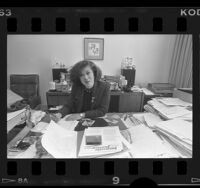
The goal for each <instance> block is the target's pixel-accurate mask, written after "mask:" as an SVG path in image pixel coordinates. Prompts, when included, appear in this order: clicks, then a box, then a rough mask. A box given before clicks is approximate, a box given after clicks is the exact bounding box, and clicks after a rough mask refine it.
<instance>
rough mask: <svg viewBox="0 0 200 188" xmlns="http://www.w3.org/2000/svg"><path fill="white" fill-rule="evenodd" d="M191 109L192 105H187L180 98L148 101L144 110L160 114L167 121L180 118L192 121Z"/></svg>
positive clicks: (162, 98) (160, 98)
mask: <svg viewBox="0 0 200 188" xmlns="http://www.w3.org/2000/svg"><path fill="white" fill-rule="evenodd" d="M188 107H190V108H188ZM191 107H192V103H186V102H184V101H182V100H181V99H178V98H164V97H159V98H154V99H152V100H150V101H148V102H147V104H146V105H145V106H144V109H145V110H146V111H148V112H152V113H154V114H159V115H160V116H161V117H162V118H163V119H165V120H168V119H174V118H180V119H185V120H188V121H192V110H191Z"/></svg>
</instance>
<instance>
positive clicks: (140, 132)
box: [128, 125, 177, 158]
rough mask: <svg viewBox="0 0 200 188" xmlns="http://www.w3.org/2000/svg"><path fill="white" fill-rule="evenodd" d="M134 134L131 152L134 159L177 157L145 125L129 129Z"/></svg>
mask: <svg viewBox="0 0 200 188" xmlns="http://www.w3.org/2000/svg"><path fill="white" fill-rule="evenodd" d="M128 130H129V132H130V134H132V135H133V136H132V144H131V148H130V152H131V154H132V156H133V157H134V158H160V157H163V158H165V156H174V157H177V154H174V153H172V152H171V150H170V149H169V148H167V147H166V146H165V145H164V143H163V141H162V140H161V139H160V138H159V137H158V136H157V135H156V134H155V133H153V132H152V130H151V129H149V128H148V127H146V126H145V125H141V126H135V127H132V128H130V129H128Z"/></svg>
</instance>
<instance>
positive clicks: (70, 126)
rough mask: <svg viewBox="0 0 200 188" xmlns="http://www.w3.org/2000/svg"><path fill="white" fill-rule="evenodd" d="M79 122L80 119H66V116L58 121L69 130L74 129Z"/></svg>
mask: <svg viewBox="0 0 200 188" xmlns="http://www.w3.org/2000/svg"><path fill="white" fill-rule="evenodd" d="M77 124H78V121H66V120H65V119H64V118H63V119H61V120H60V121H59V122H58V125H60V126H61V127H62V128H64V129H65V130H69V131H74V129H75V127H76V126H77Z"/></svg>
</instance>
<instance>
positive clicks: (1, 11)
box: [0, 9, 12, 16]
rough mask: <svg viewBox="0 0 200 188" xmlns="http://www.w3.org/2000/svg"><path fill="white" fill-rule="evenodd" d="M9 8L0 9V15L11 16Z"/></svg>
mask: <svg viewBox="0 0 200 188" xmlns="http://www.w3.org/2000/svg"><path fill="white" fill-rule="evenodd" d="M11 15H12V12H11V9H0V16H11Z"/></svg>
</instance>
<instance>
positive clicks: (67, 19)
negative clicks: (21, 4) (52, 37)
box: [0, 7, 200, 34]
mask: <svg viewBox="0 0 200 188" xmlns="http://www.w3.org/2000/svg"><path fill="white" fill-rule="evenodd" d="M160 15H162V16H160ZM198 16H200V9H197V8H191V9H189V8H168V9H166V8H119V7H117V8H112V7H111V8H57V9H56V8H48V9H45V8H21V9H20V8H4V9H0V17H1V18H3V17H6V18H7V19H4V21H6V23H4V24H6V28H5V29H6V31H7V32H8V33H10V34H11V33H20V34H23V33H24V34H25V33H33V34H34V33H35V34H37V33H56V34H59V33H60V34H63V33H73V34H76V33H83V34H90V33H93V34H97V33H102V34H106V33H107V34H112V33H124V34H125V33H130V34H134V33H152V32H153V33H174V32H176V33H194V32H195V31H196V32H199V28H198V27H197V26H196V25H195V24H193V23H194V20H196V21H197V20H198V19H199V17H198Z"/></svg>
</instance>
